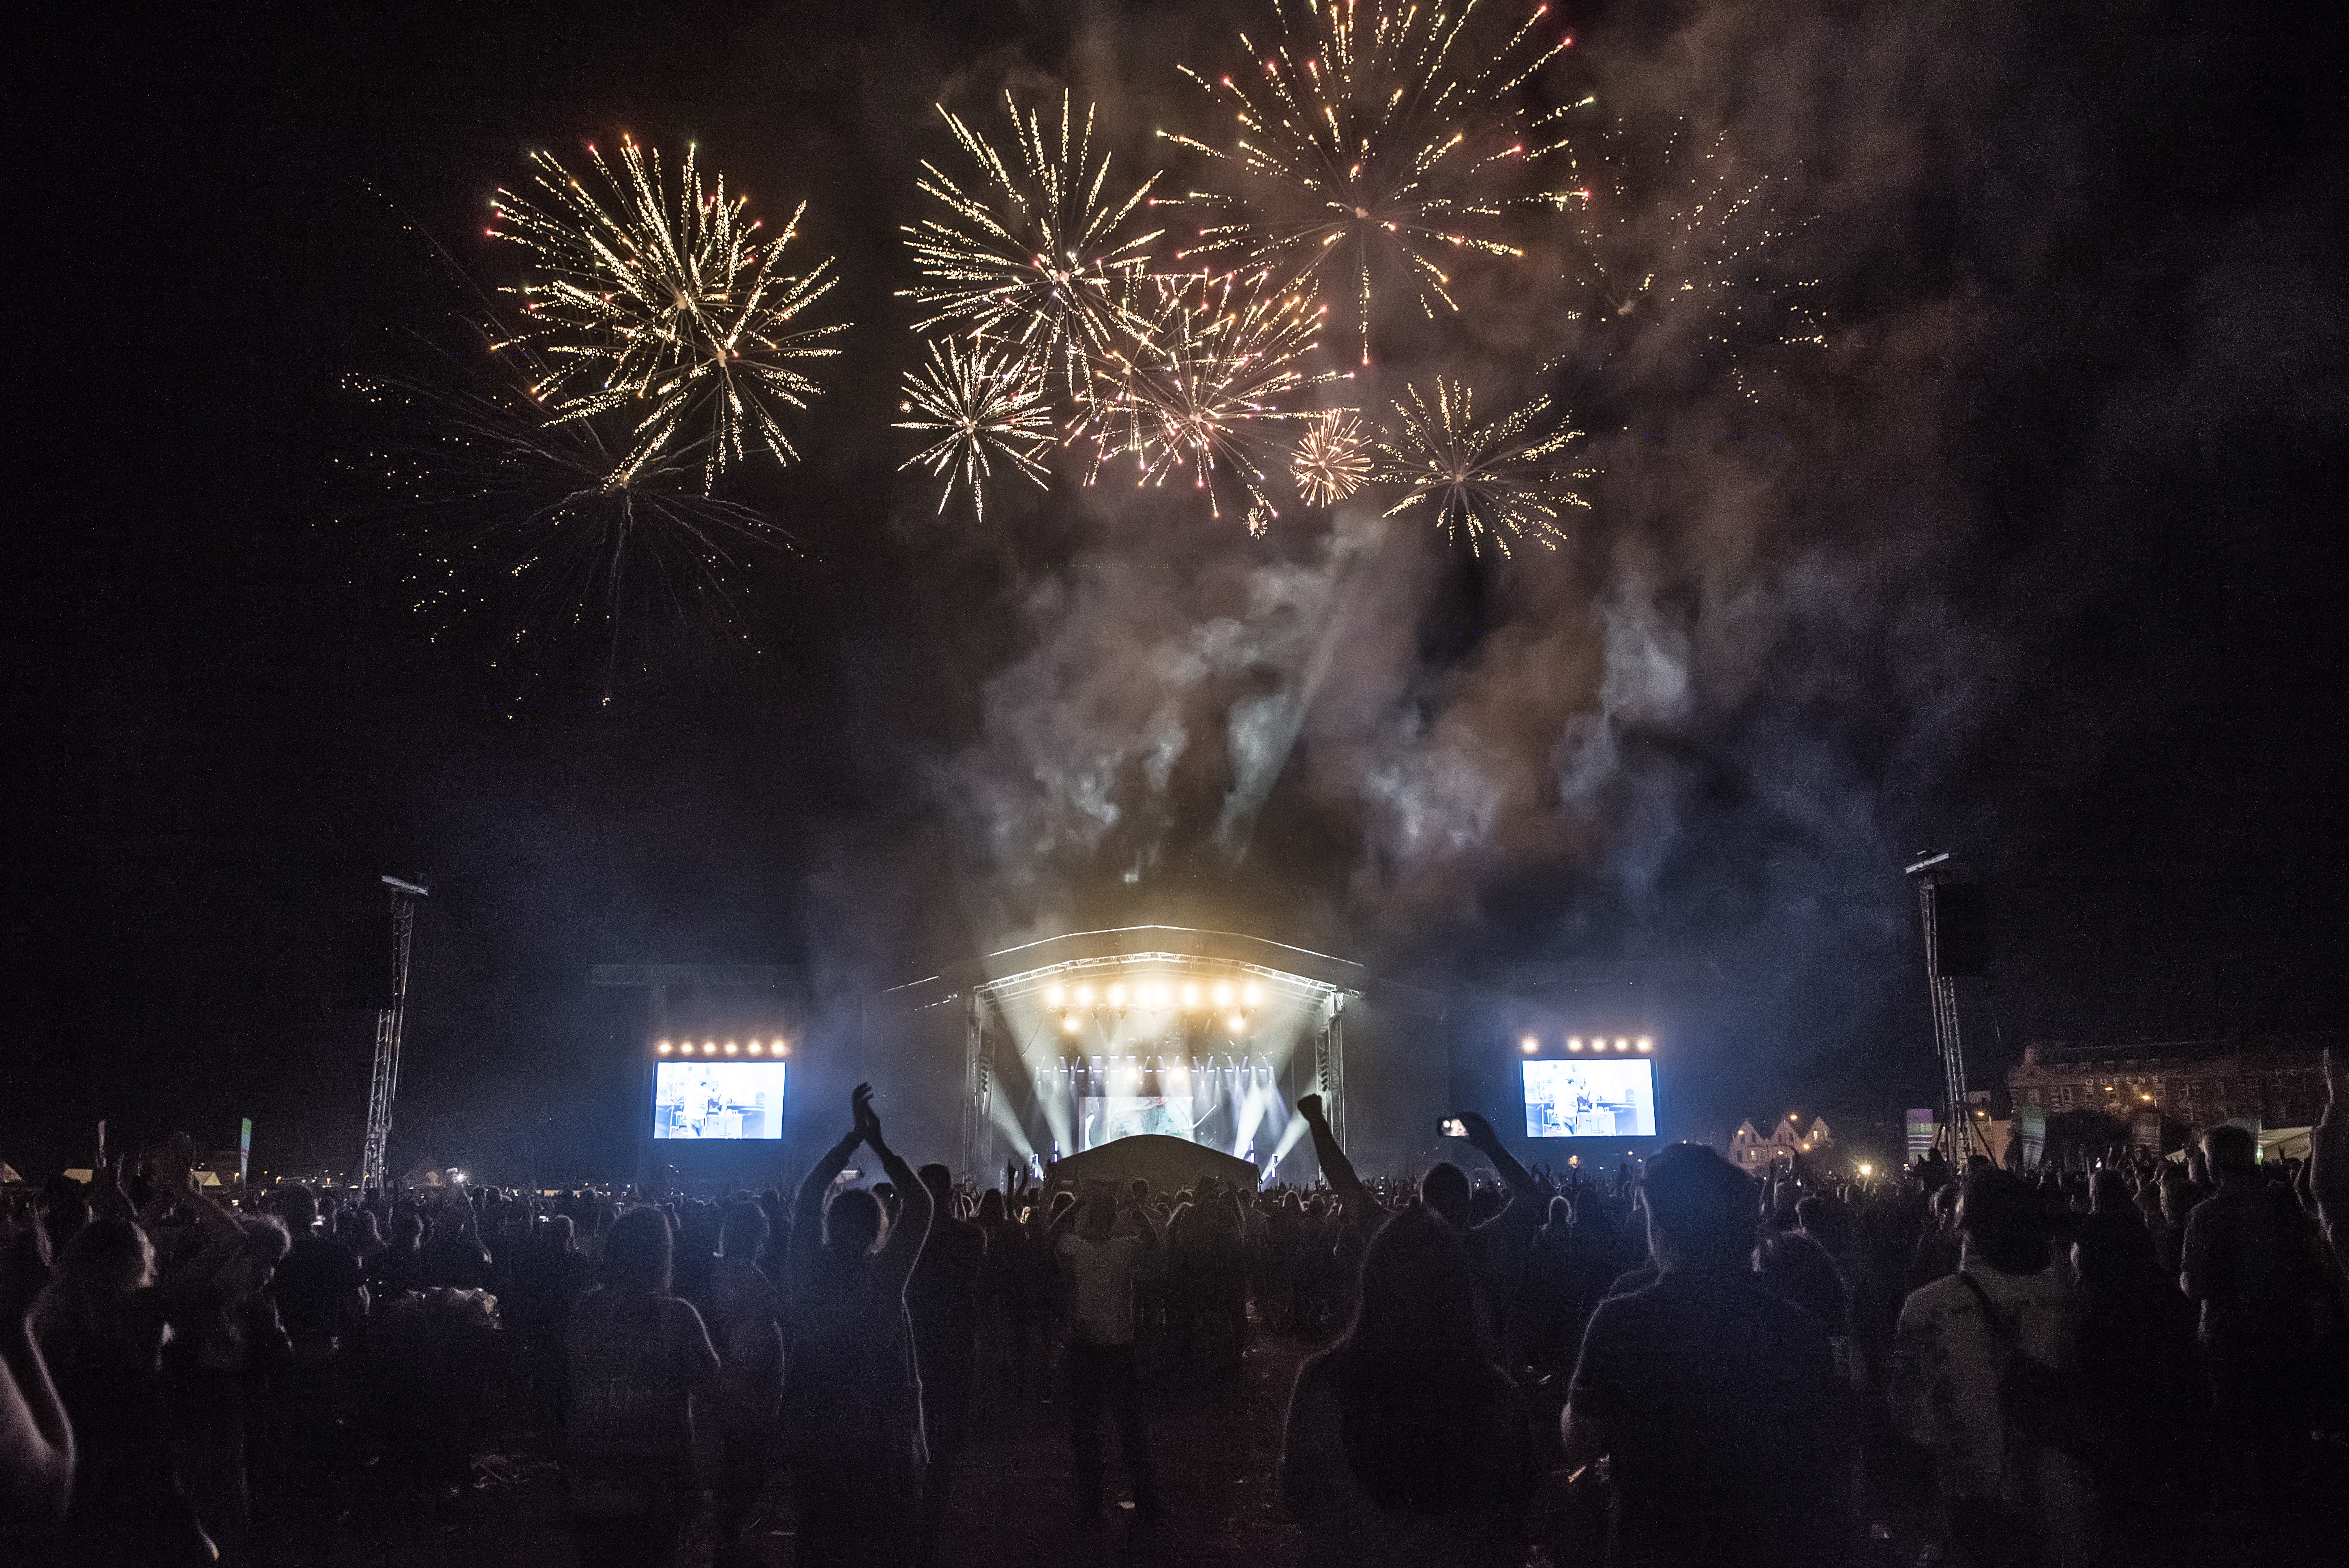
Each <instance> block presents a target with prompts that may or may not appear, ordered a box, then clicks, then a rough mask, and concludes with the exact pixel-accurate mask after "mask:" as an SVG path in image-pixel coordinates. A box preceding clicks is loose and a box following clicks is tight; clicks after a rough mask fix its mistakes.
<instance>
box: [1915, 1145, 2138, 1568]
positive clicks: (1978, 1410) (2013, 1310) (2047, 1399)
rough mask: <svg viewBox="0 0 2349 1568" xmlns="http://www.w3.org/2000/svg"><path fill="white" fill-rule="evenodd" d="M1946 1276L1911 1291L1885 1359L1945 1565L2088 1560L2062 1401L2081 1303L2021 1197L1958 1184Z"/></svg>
mask: <svg viewBox="0 0 2349 1568" xmlns="http://www.w3.org/2000/svg"><path fill="white" fill-rule="evenodd" d="M1958 1235H1959V1239H1960V1253H1959V1264H1958V1269H1957V1272H1956V1273H1955V1274H1946V1275H1944V1276H1942V1277H1941V1278H1940V1279H1937V1280H1934V1281H1932V1282H1931V1283H1930V1284H1926V1285H1923V1286H1921V1287H1920V1288H1919V1289H1917V1290H1915V1291H1913V1292H1911V1293H1910V1294H1909V1299H1908V1301H1907V1302H1906V1304H1904V1305H1902V1307H1901V1309H1900V1323H1899V1329H1898V1330H1897V1331H1896V1334H1895V1336H1894V1341H1893V1350H1892V1377H1891V1387H1890V1397H1891V1402H1892V1414H1893V1418H1894V1420H1895V1421H1896V1422H1897V1423H1898V1425H1899V1428H1900V1429H1901V1431H1902V1433H1903V1435H1904V1436H1906V1437H1907V1438H1908V1439H1909V1440H1910V1441H1911V1442H1914V1443H1916V1444H1917V1445H1918V1446H1919V1447H1920V1448H1922V1449H1925V1450H1926V1451H1927V1452H1928V1453H1930V1455H1931V1456H1932V1459H1933V1467H1934V1475H1935V1480H1937V1482H1938V1483H1939V1487H1940V1497H1941V1505H1942V1510H1943V1516H1944V1520H1945V1522H1946V1524H1947V1527H1948V1530H1949V1535H1950V1544H1951V1548H1952V1551H1953V1554H1954V1561H1955V1562H1956V1563H1961V1564H1964V1565H1966V1568H2072V1565H2074V1564H2084V1563H2087V1562H2088V1561H2089V1560H2090V1557H2091V1554H2092V1552H2093V1550H2094V1545H2095V1491H2094V1488H2093V1486H2092V1484H2091V1481H2090V1479H2089V1473H2090V1472H2089V1468H2088V1466H2087V1464H2086V1463H2085V1462H2084V1460H2082V1459H2081V1458H2079V1457H2078V1456H2077V1455H2076V1454H2075V1453H2074V1452H2071V1451H2067V1447H2068V1446H2073V1445H2072V1444H2071V1443H2070V1441H2069V1439H2072V1438H2074V1437H2075V1436H2076V1434H2071V1433H2069V1432H2068V1431H2067V1429H2066V1423H2065V1421H2064V1411H2065V1410H2066V1409H2067V1408H2075V1407H2076V1404H2077V1401H2076V1400H2074V1399H2071V1398H2067V1397H2066V1396H2065V1393H2064V1386H2065V1383H2066V1380H2067V1379H2068V1378H2069V1377H2070V1376H2071V1375H2072V1372H2073V1367H2074V1363H2075V1352H2076V1344H2075V1341H2076V1337H2077V1334H2078V1330H2079V1322H2080V1313H2081V1302H2080V1297H2079V1295H2078V1292H2077V1291H2076V1289H2075V1287H2074V1285H2073V1284H2072V1281H2071V1279H2070V1277H2069V1275H2068V1274H2067V1273H2066V1271H2065V1270H2064V1268H2063V1267H2062V1266H2061V1265H2060V1264H2058V1263H2057V1262H2056V1260H2055V1259H2054V1256H2053V1255H2052V1253H2051V1250H2050V1248H2049V1246H2048V1243H2047V1234H2046V1227H2045V1224H2044V1221H2043V1219H2042V1217H2041V1215H2040V1213H2039V1211H2038V1207H2037V1204H2036V1202H2035V1200H2034V1199H2033V1195H2032V1193H2031V1191H2030V1189H2028V1188H2027V1187H2025V1186H2024V1185H2023V1182H2022V1181H2020V1180H2019V1179H2018V1178H2016V1177H2014V1176H2013V1175H2010V1174H2009V1173H2007V1172H2005V1171H1996V1170H1990V1169H1983V1170H1976V1171H1968V1172H1967V1173H1966V1177H1965V1186H1964V1191H1963V1195H1962V1196H1961V1198H1960V1199H1959V1201H1958Z"/></svg>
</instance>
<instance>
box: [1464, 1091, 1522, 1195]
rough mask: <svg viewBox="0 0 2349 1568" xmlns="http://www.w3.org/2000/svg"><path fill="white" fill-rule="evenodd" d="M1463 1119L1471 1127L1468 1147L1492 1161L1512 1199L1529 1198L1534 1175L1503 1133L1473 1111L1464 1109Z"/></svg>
mask: <svg viewBox="0 0 2349 1568" xmlns="http://www.w3.org/2000/svg"><path fill="white" fill-rule="evenodd" d="M1460 1121H1461V1125H1463V1126H1464V1127H1465V1128H1467V1130H1468V1143H1469V1147H1471V1148H1473V1149H1475V1150H1476V1152H1477V1153H1479V1154H1481V1155H1483V1156H1484V1157H1485V1159H1487V1160H1489V1161H1492V1162H1493V1169H1494V1170H1495V1171H1499V1172H1500V1173H1501V1185H1502V1186H1504V1187H1506V1188H1507V1189H1508V1190H1509V1201H1510V1202H1511V1203H1512V1204H1514V1203H1516V1202H1517V1201H1518V1200H1520V1199H1524V1200H1528V1201H1529V1200H1530V1199H1531V1197H1532V1196H1533V1192H1534V1179H1533V1174H1532V1172H1530V1171H1527V1170H1526V1168H1525V1167H1524V1166H1523V1165H1520V1164H1518V1163H1517V1157H1516V1155H1514V1154H1512V1153H1510V1152H1509V1149H1508V1145H1506V1144H1505V1143H1503V1142H1502V1141H1501V1135H1500V1134H1499V1133H1497V1132H1495V1131H1494V1130H1493V1124H1492V1123H1491V1122H1489V1121H1487V1120H1485V1119H1484V1118H1483V1117H1481V1116H1479V1115H1477V1114H1476V1113H1475V1111H1473V1110H1467V1111H1463V1112H1461V1113H1460Z"/></svg>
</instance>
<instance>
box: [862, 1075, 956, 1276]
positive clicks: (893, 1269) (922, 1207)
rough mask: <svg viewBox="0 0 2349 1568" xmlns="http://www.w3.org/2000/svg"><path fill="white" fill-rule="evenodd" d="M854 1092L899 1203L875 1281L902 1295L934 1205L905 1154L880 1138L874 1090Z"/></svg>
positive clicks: (866, 1132)
mask: <svg viewBox="0 0 2349 1568" xmlns="http://www.w3.org/2000/svg"><path fill="white" fill-rule="evenodd" d="M857 1095H858V1099H857V1102H856V1109H857V1114H858V1115H859V1117H861V1118H862V1119H863V1123H864V1141H865V1142H866V1143H867V1144H869V1145H870V1146H871V1147H872V1150H873V1152H874V1154H876V1155H878V1156H879V1157H880V1160H881V1169H882V1170H884V1171H887V1172H888V1173H889V1180H890V1181H893V1182H895V1183H896V1187H897V1202H898V1203H899V1205H900V1207H899V1209H898V1211H897V1219H896V1222H895V1224H893V1225H891V1226H890V1227H889V1239H888V1240H886V1241H885V1242H883V1243H881V1255H880V1257H879V1258H878V1259H877V1260H876V1262H877V1263H878V1265H879V1270H880V1273H879V1275H878V1281H877V1283H878V1284H880V1286H881V1288H882V1290H883V1291H884V1292H885V1293H887V1294H888V1295H893V1296H899V1297H902V1296H903V1295H905V1281H906V1280H908V1279H910V1278H911V1277H912V1276H913V1273H914V1264H916V1263H917V1262H919V1261H920V1259H921V1255H922V1243H925V1242H926V1241H928V1240H929V1237H930V1221H931V1220H932V1219H933V1218H934V1217H935V1216H936V1207H937V1205H936V1202H934V1201H933V1200H932V1199H931V1197H930V1190H929V1188H928V1187H927V1186H926V1185H924V1184H923V1181H922V1179H921V1178H920V1177H919V1176H916V1174H914V1168H913V1167H912V1166H910V1165H908V1164H906V1163H905V1158H904V1156H902V1155H900V1154H899V1153H898V1152H897V1151H896V1150H894V1149H892V1148H890V1147H889V1146H888V1144H886V1143H885V1142H883V1141H882V1139H881V1118H880V1117H879V1116H878V1115H876V1114H874V1109H873V1091H872V1090H871V1089H869V1088H859V1089H858V1091H857Z"/></svg>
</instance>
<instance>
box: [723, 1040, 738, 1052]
mask: <svg viewBox="0 0 2349 1568" xmlns="http://www.w3.org/2000/svg"><path fill="white" fill-rule="evenodd" d="M736 1048H737V1047H735V1044H734V1042H733V1041H731V1040H729V1041H727V1042H726V1054H727V1055H728V1056H732V1055H733V1054H734V1052H735V1050H736Z"/></svg>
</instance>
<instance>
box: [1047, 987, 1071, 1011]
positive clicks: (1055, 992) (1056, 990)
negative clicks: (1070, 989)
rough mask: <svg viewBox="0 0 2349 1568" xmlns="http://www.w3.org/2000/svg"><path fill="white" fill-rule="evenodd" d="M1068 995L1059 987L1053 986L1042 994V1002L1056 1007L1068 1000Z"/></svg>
mask: <svg viewBox="0 0 2349 1568" xmlns="http://www.w3.org/2000/svg"><path fill="white" fill-rule="evenodd" d="M1068 995H1069V994H1068V993H1067V992H1066V991H1064V990H1062V989H1061V987H1060V986H1058V985H1055V986H1053V987H1052V988H1051V989H1050V990H1049V991H1047V992H1045V993H1044V1000H1045V1001H1047V1002H1049V1003H1050V1004H1051V1005H1052V1006H1055V1007H1057V1006H1060V1005H1061V1003H1062V1002H1063V1001H1066V1000H1067V999H1068Z"/></svg>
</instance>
